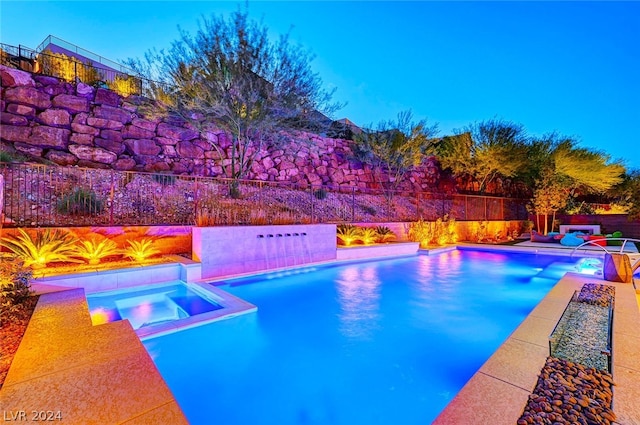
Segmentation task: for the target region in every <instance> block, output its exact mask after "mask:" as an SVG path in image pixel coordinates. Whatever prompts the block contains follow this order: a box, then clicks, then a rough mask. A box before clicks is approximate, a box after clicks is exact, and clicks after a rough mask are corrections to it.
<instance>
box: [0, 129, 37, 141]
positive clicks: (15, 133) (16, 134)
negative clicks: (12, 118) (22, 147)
mask: <svg viewBox="0 0 640 425" xmlns="http://www.w3.org/2000/svg"><path fill="white" fill-rule="evenodd" d="M29 137H31V127H15V126H11V125H0V138H1V139H2V140H5V141H7V142H22V143H27V142H28V141H29Z"/></svg>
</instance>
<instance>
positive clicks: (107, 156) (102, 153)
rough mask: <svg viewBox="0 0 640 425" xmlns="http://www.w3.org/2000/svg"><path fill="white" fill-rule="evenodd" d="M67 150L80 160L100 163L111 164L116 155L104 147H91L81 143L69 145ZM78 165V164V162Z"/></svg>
mask: <svg viewBox="0 0 640 425" xmlns="http://www.w3.org/2000/svg"><path fill="white" fill-rule="evenodd" d="M69 151H70V152H71V153H72V154H74V155H75V156H77V157H78V159H80V160H84V161H91V162H94V163H100V164H113V163H114V162H115V161H116V159H117V158H118V156H117V155H116V154H115V153H113V152H110V151H108V150H105V149H101V148H93V147H90V146H83V145H69ZM78 165H80V164H78Z"/></svg>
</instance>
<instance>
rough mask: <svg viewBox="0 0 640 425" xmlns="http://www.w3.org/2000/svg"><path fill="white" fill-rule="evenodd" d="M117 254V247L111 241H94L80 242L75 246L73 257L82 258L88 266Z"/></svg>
mask: <svg viewBox="0 0 640 425" xmlns="http://www.w3.org/2000/svg"><path fill="white" fill-rule="evenodd" d="M117 254H119V251H118V245H116V243H115V242H114V241H112V240H111V239H103V240H101V241H100V242H96V240H95V239H92V240H88V241H81V242H80V244H78V245H76V246H75V252H74V255H75V256H76V257H80V258H84V259H85V260H86V261H87V262H88V263H89V264H98V263H99V262H100V260H102V259H103V258H106V257H110V256H112V255H117Z"/></svg>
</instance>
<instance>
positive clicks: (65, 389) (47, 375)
mask: <svg viewBox="0 0 640 425" xmlns="http://www.w3.org/2000/svg"><path fill="white" fill-rule="evenodd" d="M49 289H51V290H53V291H55V290H56V289H57V288H46V287H41V288H40V290H41V291H47V290H49ZM64 289H65V290H63V291H59V292H48V293H44V294H42V295H40V299H39V300H38V304H37V306H36V308H35V310H34V312H33V315H32V317H31V320H30V322H29V326H28V327H27V330H26V332H25V334H24V337H23V339H22V342H21V343H20V347H19V348H18V351H17V352H16V354H15V357H14V358H13V362H12V363H11V368H10V369H9V373H8V374H7V377H6V379H5V382H4V385H3V387H2V389H0V408H1V410H3V412H4V417H3V418H4V420H5V421H7V420H8V419H7V418H9V419H11V418H14V419H13V420H14V421H16V422H21V423H23V422H33V421H34V420H33V418H34V417H35V418H36V420H35V421H37V422H40V421H42V422H49V421H46V420H44V418H45V417H46V416H47V415H48V414H50V415H52V416H51V417H52V418H53V419H54V420H53V421H59V422H61V423H65V424H116V423H117V424H160V423H165V424H169V423H170V424H187V423H188V422H187V420H186V418H185V416H184V414H183V413H182V410H181V409H180V407H179V406H178V403H177V402H176V401H175V399H174V397H173V394H172V393H171V391H170V390H169V387H168V386H167V384H166V383H165V382H164V380H163V378H162V376H161V375H160V372H158V369H157V368H156V366H155V364H154V363H153V360H152V359H151V357H149V355H148V354H147V351H146V350H145V348H144V346H143V345H142V343H141V342H140V339H139V338H138V337H137V335H136V334H135V333H134V331H133V328H131V325H130V324H129V322H128V321H119V322H113V323H106V324H104V325H98V326H93V325H92V324H91V317H90V316H89V309H88V307H87V300H86V298H85V295H84V291H83V290H82V289H71V290H69V289H67V288H64ZM34 412H36V413H34ZM37 412H45V413H44V414H45V416H44V417H42V419H40V420H37V419H38V418H40V417H39V416H34V415H36V414H37ZM48 412H51V413H48ZM58 412H59V416H58ZM58 418H59V419H58Z"/></svg>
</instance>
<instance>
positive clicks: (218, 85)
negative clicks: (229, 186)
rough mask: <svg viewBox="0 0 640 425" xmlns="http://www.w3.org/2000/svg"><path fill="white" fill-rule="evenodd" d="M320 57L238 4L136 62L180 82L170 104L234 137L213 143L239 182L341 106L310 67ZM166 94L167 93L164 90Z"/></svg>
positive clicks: (203, 127)
mask: <svg viewBox="0 0 640 425" xmlns="http://www.w3.org/2000/svg"><path fill="white" fill-rule="evenodd" d="M312 59H313V57H312V56H311V55H310V54H309V53H308V52H307V51H306V50H304V49H303V48H302V47H300V46H298V45H293V44H291V43H290V41H289V35H288V34H285V35H282V36H281V37H280V38H279V39H278V40H277V41H275V42H273V41H271V40H270V39H269V37H268V34H267V28H266V27H265V26H264V25H263V24H262V23H260V22H257V21H254V20H250V19H249V17H248V13H247V12H246V10H245V11H242V10H238V11H236V12H235V13H233V14H232V15H231V16H230V17H229V18H228V19H225V18H224V17H223V16H216V15H212V16H211V17H209V18H203V20H202V21H201V22H200V27H199V29H198V31H197V32H196V33H195V34H194V35H190V34H189V33H187V32H184V31H182V32H181V35H180V38H179V39H178V40H177V41H175V42H173V44H172V46H171V48H170V49H169V50H167V51H164V50H161V51H150V52H148V53H147V54H146V55H145V60H144V61H141V60H137V61H136V60H130V61H129V65H130V66H132V67H133V68H134V69H135V70H136V71H138V72H140V73H142V74H143V75H145V76H147V77H148V78H149V79H151V80H158V81H160V82H161V83H163V84H166V85H167V86H174V87H176V89H175V93H172V94H171V96H169V97H170V98H171V101H170V102H169V104H168V105H167V107H168V109H169V111H170V112H172V113H177V114H179V115H180V116H181V117H183V118H184V119H186V120H188V121H189V122H191V123H192V124H193V125H194V126H195V127H196V128H197V129H199V130H200V131H203V132H205V134H206V132H207V131H209V130H212V128H213V127H216V128H218V129H221V130H223V131H225V132H226V133H227V134H228V135H229V136H230V137H231V146H230V147H229V148H228V149H226V147H223V146H220V145H219V144H217V143H212V146H213V148H214V149H216V150H217V151H218V154H219V155H220V157H222V158H225V157H226V158H228V159H229V160H230V161H229V163H228V164H227V163H223V170H224V172H225V174H226V175H227V176H228V177H231V178H232V179H234V181H235V180H237V179H240V178H243V177H245V176H246V174H247V172H248V171H249V170H250V168H251V165H252V163H253V161H254V158H255V156H256V155H257V154H258V152H260V151H261V150H264V149H267V148H268V147H270V146H271V147H280V146H282V145H283V144H284V143H285V142H286V140H287V137H288V136H290V135H291V130H312V131H313V130H315V131H319V130H321V129H322V127H323V126H325V125H326V126H328V125H329V124H330V122H331V121H330V120H329V119H328V118H327V117H326V116H325V115H324V114H330V113H332V112H333V111H335V110H336V109H338V108H339V106H340V105H338V104H336V103H332V102H331V98H332V95H333V92H330V91H326V90H324V89H323V88H322V81H321V79H320V77H319V76H318V74H316V73H314V72H313V71H312V69H311V67H310V62H311V60H312ZM158 92H159V93H161V94H163V95H164V96H165V99H163V100H167V99H166V98H167V96H166V94H167V93H165V92H164V90H159V91H158Z"/></svg>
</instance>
